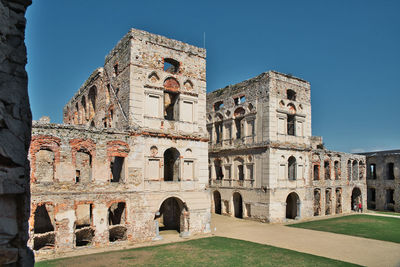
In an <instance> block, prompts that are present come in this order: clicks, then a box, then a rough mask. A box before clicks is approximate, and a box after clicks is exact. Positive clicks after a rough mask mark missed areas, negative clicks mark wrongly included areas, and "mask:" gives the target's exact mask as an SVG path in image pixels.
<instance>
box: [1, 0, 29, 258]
mask: <svg viewBox="0 0 400 267" xmlns="http://www.w3.org/2000/svg"><path fill="white" fill-rule="evenodd" d="M30 4H31V1H26V0H19V1H5V0H1V1H0V36H1V38H0V51H1V53H0V81H1V90H0V128H1V131H0V165H1V166H0V265H3V264H4V265H6V266H7V264H11V265H13V266H15V265H18V266H33V254H32V253H31V251H30V250H29V249H28V247H27V246H26V242H27V239H28V218H29V202H30V193H29V162H28V161H27V153H28V148H29V142H30V132H31V119H32V117H31V111H30V107H29V100H28V91H27V81H28V78H27V74H26V72H25V64H26V48H25V44H24V33H25V17H24V15H25V11H26V8H27V7H28V6H29V5H30Z"/></svg>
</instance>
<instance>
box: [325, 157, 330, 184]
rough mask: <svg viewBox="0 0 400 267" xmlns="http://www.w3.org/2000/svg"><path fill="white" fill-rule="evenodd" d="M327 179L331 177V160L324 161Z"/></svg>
mask: <svg viewBox="0 0 400 267" xmlns="http://www.w3.org/2000/svg"><path fill="white" fill-rule="evenodd" d="M324 171H325V180H330V179H331V164H330V161H329V160H325V161H324Z"/></svg>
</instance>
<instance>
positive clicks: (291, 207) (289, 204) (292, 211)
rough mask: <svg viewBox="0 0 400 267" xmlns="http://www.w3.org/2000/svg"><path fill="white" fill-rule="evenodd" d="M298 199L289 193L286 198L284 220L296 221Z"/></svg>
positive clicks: (298, 206) (298, 207) (298, 209)
mask: <svg viewBox="0 0 400 267" xmlns="http://www.w3.org/2000/svg"><path fill="white" fill-rule="evenodd" d="M299 211H300V199H299V196H298V195H297V194H296V193H294V192H293V193H290V194H289V195H288V196H287V198H286V218H287V219H296V217H297V216H299Z"/></svg>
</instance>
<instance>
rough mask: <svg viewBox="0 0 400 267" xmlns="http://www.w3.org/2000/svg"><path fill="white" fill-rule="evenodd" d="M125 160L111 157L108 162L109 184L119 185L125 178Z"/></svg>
mask: <svg viewBox="0 0 400 267" xmlns="http://www.w3.org/2000/svg"><path fill="white" fill-rule="evenodd" d="M124 167H125V158H124V157H112V158H111V162H110V169H111V182H112V183H120V182H121V181H123V180H124V178H125V171H124V170H125V168H124Z"/></svg>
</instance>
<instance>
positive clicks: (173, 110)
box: [164, 91, 179, 121]
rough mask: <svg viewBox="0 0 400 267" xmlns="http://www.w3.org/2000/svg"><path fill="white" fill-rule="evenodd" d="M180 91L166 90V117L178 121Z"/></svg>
mask: <svg viewBox="0 0 400 267" xmlns="http://www.w3.org/2000/svg"><path fill="white" fill-rule="evenodd" d="M178 109H179V93H172V92H166V91H164V119H166V120H171V121H177V120H178V119H179V110H178Z"/></svg>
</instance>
